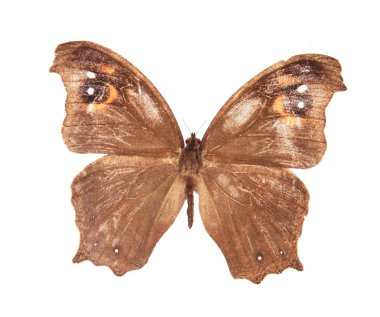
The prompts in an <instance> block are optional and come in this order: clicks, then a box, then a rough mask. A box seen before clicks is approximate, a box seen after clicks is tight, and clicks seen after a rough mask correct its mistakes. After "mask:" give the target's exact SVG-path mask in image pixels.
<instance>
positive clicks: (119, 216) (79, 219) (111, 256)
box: [72, 155, 185, 275]
mask: <svg viewBox="0 0 380 317" xmlns="http://www.w3.org/2000/svg"><path fill="white" fill-rule="evenodd" d="M177 164H178V162H176V164H175V163H174V162H172V161H170V160H168V159H157V158H155V159H147V158H146V157H138V156H115V155H108V156H105V157H103V158H100V159H98V160H97V161H95V162H94V163H92V164H90V165H88V166H87V167H86V168H85V169H84V170H83V171H82V172H81V173H80V174H79V175H78V176H77V177H76V178H75V179H74V181H73V184H72V192H73V196H72V202H73V205H74V207H75V210H76V223H77V226H78V228H79V231H80V246H79V250H78V252H77V254H76V256H75V257H74V259H73V261H74V262H81V261H84V260H91V261H92V262H93V263H94V264H96V265H107V266H109V267H110V268H111V269H112V271H113V272H114V273H115V274H117V275H122V274H124V273H126V272H128V271H130V270H135V269H138V268H140V267H142V266H143V265H144V264H145V263H146V262H147V261H148V258H149V256H150V254H151V252H152V250H153V248H154V246H155V245H156V243H157V242H158V240H159V239H160V238H161V236H162V235H163V234H164V233H165V231H166V230H167V229H168V228H169V227H170V225H171V224H172V223H173V222H174V219H175V218H176V216H177V214H178V212H179V211H180V209H181V207H182V205H183V203H184V200H185V188H184V185H183V182H182V180H181V178H180V176H179V175H178V171H177Z"/></svg>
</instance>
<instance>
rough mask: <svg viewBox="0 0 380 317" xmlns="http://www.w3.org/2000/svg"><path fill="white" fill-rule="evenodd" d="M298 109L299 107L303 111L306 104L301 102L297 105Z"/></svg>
mask: <svg viewBox="0 0 380 317" xmlns="http://www.w3.org/2000/svg"><path fill="white" fill-rule="evenodd" d="M297 107H298V108H299V109H302V108H304V107H305V103H304V102H303V101H299V102H298V104H297Z"/></svg>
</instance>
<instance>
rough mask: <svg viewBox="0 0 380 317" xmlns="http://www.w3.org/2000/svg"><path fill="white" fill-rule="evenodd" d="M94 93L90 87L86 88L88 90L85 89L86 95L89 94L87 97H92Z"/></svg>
mask: <svg viewBox="0 0 380 317" xmlns="http://www.w3.org/2000/svg"><path fill="white" fill-rule="evenodd" d="M94 92H95V89H94V88H92V87H88V88H87V94H89V95H93V94H94Z"/></svg>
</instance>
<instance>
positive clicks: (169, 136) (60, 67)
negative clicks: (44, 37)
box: [50, 42, 183, 155]
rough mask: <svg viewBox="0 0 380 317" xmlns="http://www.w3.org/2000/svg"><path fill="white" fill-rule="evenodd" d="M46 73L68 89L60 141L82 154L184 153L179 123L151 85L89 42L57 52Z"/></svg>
mask: <svg viewBox="0 0 380 317" xmlns="http://www.w3.org/2000/svg"><path fill="white" fill-rule="evenodd" d="M50 71H52V72H57V73H59V74H60V75H61V77H62V80H63V82H64V84H65V87H66V90H67V100H66V112H67V116H66V118H65V121H64V123H63V128H62V135H63V139H64V141H65V143H66V145H67V146H68V148H69V149H70V150H71V151H74V152H80V153H105V154H136V155H140V154H143V155H152V154H161V155H173V154H178V153H179V152H180V150H181V149H182V148H183V138H182V134H181V132H180V129H179V127H178V124H177V122H176V120H175V118H174V116H173V114H172V112H171V110H170V108H169V106H168V105H167V103H166V101H165V100H164V99H163V97H162V96H161V95H160V93H159V92H158V91H157V89H156V88H155V87H154V86H153V84H151V83H150V81H149V80H148V79H147V78H146V77H145V76H144V75H143V74H142V73H141V72H140V71H139V70H137V69H136V68H135V67H134V66H133V65H132V64H130V63H129V62H128V61H126V60H125V59H124V58H123V57H121V56H119V55H118V54H116V53H114V52H112V51H111V50H109V49H107V48H104V47H102V46H100V45H98V44H95V43H91V42H68V43H64V44H61V45H59V46H58V47H57V49H56V57H55V60H54V64H53V66H52V67H51V69H50Z"/></svg>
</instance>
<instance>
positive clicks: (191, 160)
mask: <svg viewBox="0 0 380 317" xmlns="http://www.w3.org/2000/svg"><path fill="white" fill-rule="evenodd" d="M185 143H186V146H185V148H184V149H183V151H182V154H181V158H180V169H181V172H182V174H183V175H185V176H191V175H194V174H198V173H199V170H200V168H201V166H202V159H201V150H200V146H201V140H200V139H198V138H196V137H195V133H191V137H190V138H188V139H186V141H185Z"/></svg>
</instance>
